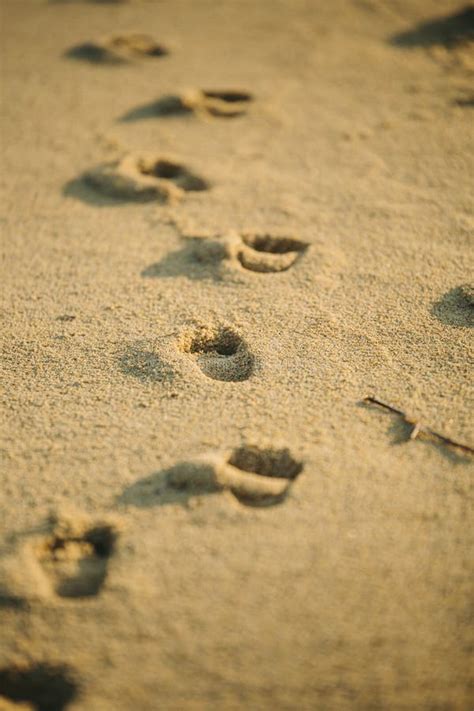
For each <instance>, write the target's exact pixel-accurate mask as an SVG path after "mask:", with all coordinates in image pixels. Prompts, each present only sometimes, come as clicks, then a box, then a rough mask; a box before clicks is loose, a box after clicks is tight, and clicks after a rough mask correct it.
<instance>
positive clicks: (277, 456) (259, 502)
mask: <svg viewBox="0 0 474 711" xmlns="http://www.w3.org/2000/svg"><path fill="white" fill-rule="evenodd" d="M227 464H228V465H229V466H230V468H231V471H232V469H235V470H238V471H239V472H242V473H243V476H242V477H241V478H240V479H239V477H238V476H237V477H233V478H232V479H233V480H230V482H229V488H230V491H231V492H232V493H233V494H234V496H235V497H236V498H237V500H238V501H240V503H242V504H245V505H246V506H273V505H275V504H278V503H281V502H282V501H284V499H285V498H286V497H287V495H288V492H289V490H290V487H291V483H292V482H293V481H294V480H295V479H296V478H297V477H298V476H299V475H300V474H301V472H302V471H303V464H302V462H300V461H297V460H296V459H294V458H293V456H292V455H291V453H290V451H289V449H286V448H285V449H260V448H259V447H255V446H246V447H239V448H238V449H235V450H234V451H233V452H232V454H231V456H230V457H229V459H228V460H227ZM248 474H250V475H257V477H255V476H250V477H249V476H247V475H248ZM258 477H261V480H259V479H258ZM275 479H277V480H283V481H281V482H275ZM275 484H276V486H275Z"/></svg>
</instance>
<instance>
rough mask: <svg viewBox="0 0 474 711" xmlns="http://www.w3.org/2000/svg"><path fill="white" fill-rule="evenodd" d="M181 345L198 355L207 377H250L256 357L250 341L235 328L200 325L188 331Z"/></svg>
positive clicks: (198, 361)
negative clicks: (246, 341) (249, 343)
mask: <svg viewBox="0 0 474 711" xmlns="http://www.w3.org/2000/svg"><path fill="white" fill-rule="evenodd" d="M181 349H182V350H183V351H184V352H185V353H188V354H189V355H190V356H192V357H194V358H195V359H196V362H197V364H198V365H199V367H200V368H201V370H202V372H203V373H204V374H205V375H207V377H209V378H212V379H213V380H223V381H227V382H230V381H236V382H238V381H242V380H247V379H248V378H250V376H251V375H252V373H253V371H254V366H255V359H254V356H253V355H252V353H250V351H249V349H248V347H247V344H246V343H245V341H244V340H243V339H242V338H241V336H239V335H238V334H237V333H236V332H235V331H234V330H233V329H231V328H229V327H228V326H224V327H217V328H212V327H205V326H203V327H201V328H199V329H197V330H196V331H194V332H192V333H187V334H185V335H184V336H183V338H182V340H181Z"/></svg>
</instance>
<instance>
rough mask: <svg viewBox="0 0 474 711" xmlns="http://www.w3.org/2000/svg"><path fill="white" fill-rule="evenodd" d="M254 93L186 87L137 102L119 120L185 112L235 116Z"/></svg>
mask: <svg viewBox="0 0 474 711" xmlns="http://www.w3.org/2000/svg"><path fill="white" fill-rule="evenodd" d="M251 101H253V96H252V94H250V93H249V92H247V91H243V90H241V89H229V90H224V91H218V90H213V91H207V90H203V89H189V90H188V91H184V92H182V93H181V94H170V95H167V96H163V97H161V98H160V99H158V100H157V101H152V102H151V103H149V104H144V105H143V106H137V107H136V108H134V109H131V110H130V111H128V112H127V113H126V114H125V115H124V116H122V117H121V118H120V121H123V122H129V121H139V120H141V119H145V118H157V117H166V116H183V115H186V114H195V115H207V116H217V117H220V118H234V117H236V116H242V115H243V114H245V113H247V111H248V108H249V104H250V102H251Z"/></svg>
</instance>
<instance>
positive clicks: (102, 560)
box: [38, 525, 116, 598]
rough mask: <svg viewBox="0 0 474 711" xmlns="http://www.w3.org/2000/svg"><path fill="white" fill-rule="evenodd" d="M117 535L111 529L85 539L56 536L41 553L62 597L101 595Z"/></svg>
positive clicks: (104, 528) (100, 529) (91, 531)
mask: <svg viewBox="0 0 474 711" xmlns="http://www.w3.org/2000/svg"><path fill="white" fill-rule="evenodd" d="M115 541H116V533H115V531H114V530H113V529H112V528H111V527H110V526H105V525H104V526H95V527H93V528H90V529H89V530H87V531H86V532H85V533H83V534H82V535H80V536H78V535H70V536H66V535H62V534H61V533H53V535H52V536H51V537H50V538H47V539H46V540H45V541H44V542H43V544H42V546H41V548H40V549H39V555H38V557H39V560H40V563H41V564H42V566H43V568H44V570H45V572H46V573H47V574H48V575H49V577H50V578H51V580H52V582H53V586H54V589H55V591H56V594H57V595H59V596H60V597H74V598H76V597H92V596H94V595H97V594H98V593H99V591H100V589H101V588H102V586H103V584H104V582H105V579H106V577H107V567H108V559H109V558H110V556H111V555H112V553H113V551H114V546H115Z"/></svg>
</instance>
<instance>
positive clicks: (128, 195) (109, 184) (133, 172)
mask: <svg viewBox="0 0 474 711" xmlns="http://www.w3.org/2000/svg"><path fill="white" fill-rule="evenodd" d="M84 179H85V181H86V182H87V183H89V185H91V186H92V187H94V188H95V189H96V190H99V191H100V192H102V193H104V194H105V195H108V196H110V197H113V198H117V199H120V200H136V201H149V200H157V201H158V202H163V203H168V202H177V201H178V200H180V199H181V198H182V197H183V196H184V194H185V193H186V192H189V191H200V190H208V189H209V188H210V184H209V183H208V181H207V180H205V179H204V178H202V177H201V176H200V175H197V174H196V173H194V172H193V171H191V170H190V169H189V168H187V167H186V166H185V165H183V164H182V163H179V162H177V161H175V160H172V159H169V158H165V157H161V156H143V155H133V154H132V155H128V156H125V157H124V158H122V159H121V160H119V161H113V162H112V163H105V164H103V165H100V166H99V167H97V168H94V169H93V170H90V171H88V172H87V173H86V174H85V175H84Z"/></svg>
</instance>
